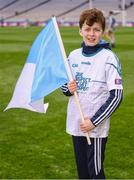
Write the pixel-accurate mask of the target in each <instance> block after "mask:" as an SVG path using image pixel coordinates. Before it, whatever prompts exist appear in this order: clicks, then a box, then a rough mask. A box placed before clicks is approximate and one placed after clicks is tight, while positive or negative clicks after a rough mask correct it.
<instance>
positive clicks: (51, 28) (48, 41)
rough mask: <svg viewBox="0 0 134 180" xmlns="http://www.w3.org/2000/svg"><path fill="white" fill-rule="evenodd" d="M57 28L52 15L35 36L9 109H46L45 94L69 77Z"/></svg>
mask: <svg viewBox="0 0 134 180" xmlns="http://www.w3.org/2000/svg"><path fill="white" fill-rule="evenodd" d="M55 22H56V21H55ZM56 32H57V31H56V27H55V24H54V20H53V18H52V19H51V20H49V21H48V23H47V25H46V26H45V28H44V29H43V30H42V31H41V32H40V33H39V35H38V36H37V38H36V39H35V41H34V43H33V45H32V47H31V50H30V52H29V55H28V58H27V61H26V63H25V65H24V68H23V70H22V72H21V75H20V77H19V79H18V81H17V84H16V87H15V90H14V94H13V97H12V99H11V101H10V103H9V105H8V106H7V108H6V109H9V108H15V107H18V108H25V109H29V110H32V111H37V112H43V111H44V110H43V106H44V102H43V101H44V100H43V99H44V96H46V95H48V94H50V93H51V92H53V91H54V90H56V89H57V88H59V87H61V86H62V85H63V84H65V83H67V82H68V81H69V79H68V75H67V72H66V68H65V65H64V59H63V55H62V50H61V47H60V43H59V39H58V35H57V33H56Z"/></svg>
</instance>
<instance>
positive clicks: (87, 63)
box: [81, 61, 91, 65]
mask: <svg viewBox="0 0 134 180" xmlns="http://www.w3.org/2000/svg"><path fill="white" fill-rule="evenodd" d="M81 64H86V65H91V63H90V62H89V61H88V62H81Z"/></svg>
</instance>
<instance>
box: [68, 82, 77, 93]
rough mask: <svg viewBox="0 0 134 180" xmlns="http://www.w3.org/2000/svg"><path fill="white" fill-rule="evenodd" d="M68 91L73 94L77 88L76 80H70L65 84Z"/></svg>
mask: <svg viewBox="0 0 134 180" xmlns="http://www.w3.org/2000/svg"><path fill="white" fill-rule="evenodd" d="M67 87H68V89H69V91H70V93H71V94H74V92H75V91H76V90H77V83H76V80H73V81H70V82H69V83H68V85H67Z"/></svg>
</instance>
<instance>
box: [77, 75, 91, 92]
mask: <svg viewBox="0 0 134 180" xmlns="http://www.w3.org/2000/svg"><path fill="white" fill-rule="evenodd" d="M90 80H91V78H86V77H83V73H80V72H76V81H77V90H78V91H83V92H85V91H87V90H88V89H89V87H88V85H89V82H90Z"/></svg>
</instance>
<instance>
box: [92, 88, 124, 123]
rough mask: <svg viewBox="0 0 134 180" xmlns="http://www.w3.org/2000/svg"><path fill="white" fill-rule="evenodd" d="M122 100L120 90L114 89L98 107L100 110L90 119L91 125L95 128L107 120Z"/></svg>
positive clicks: (121, 91)
mask: <svg viewBox="0 0 134 180" xmlns="http://www.w3.org/2000/svg"><path fill="white" fill-rule="evenodd" d="M122 98H123V90H122V89H114V90H111V91H110V96H109V98H108V99H107V101H106V102H105V103H104V104H103V105H102V106H101V107H100V109H99V110H98V111H97V112H96V113H95V115H94V116H93V117H92V118H91V121H92V123H93V124H94V125H95V126H97V125H98V124H100V123H101V122H102V121H103V120H104V119H107V118H109V117H110V116H111V114H112V113H113V112H114V111H115V110H116V109H117V107H118V106H119V105H120V103H121V101H122Z"/></svg>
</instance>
